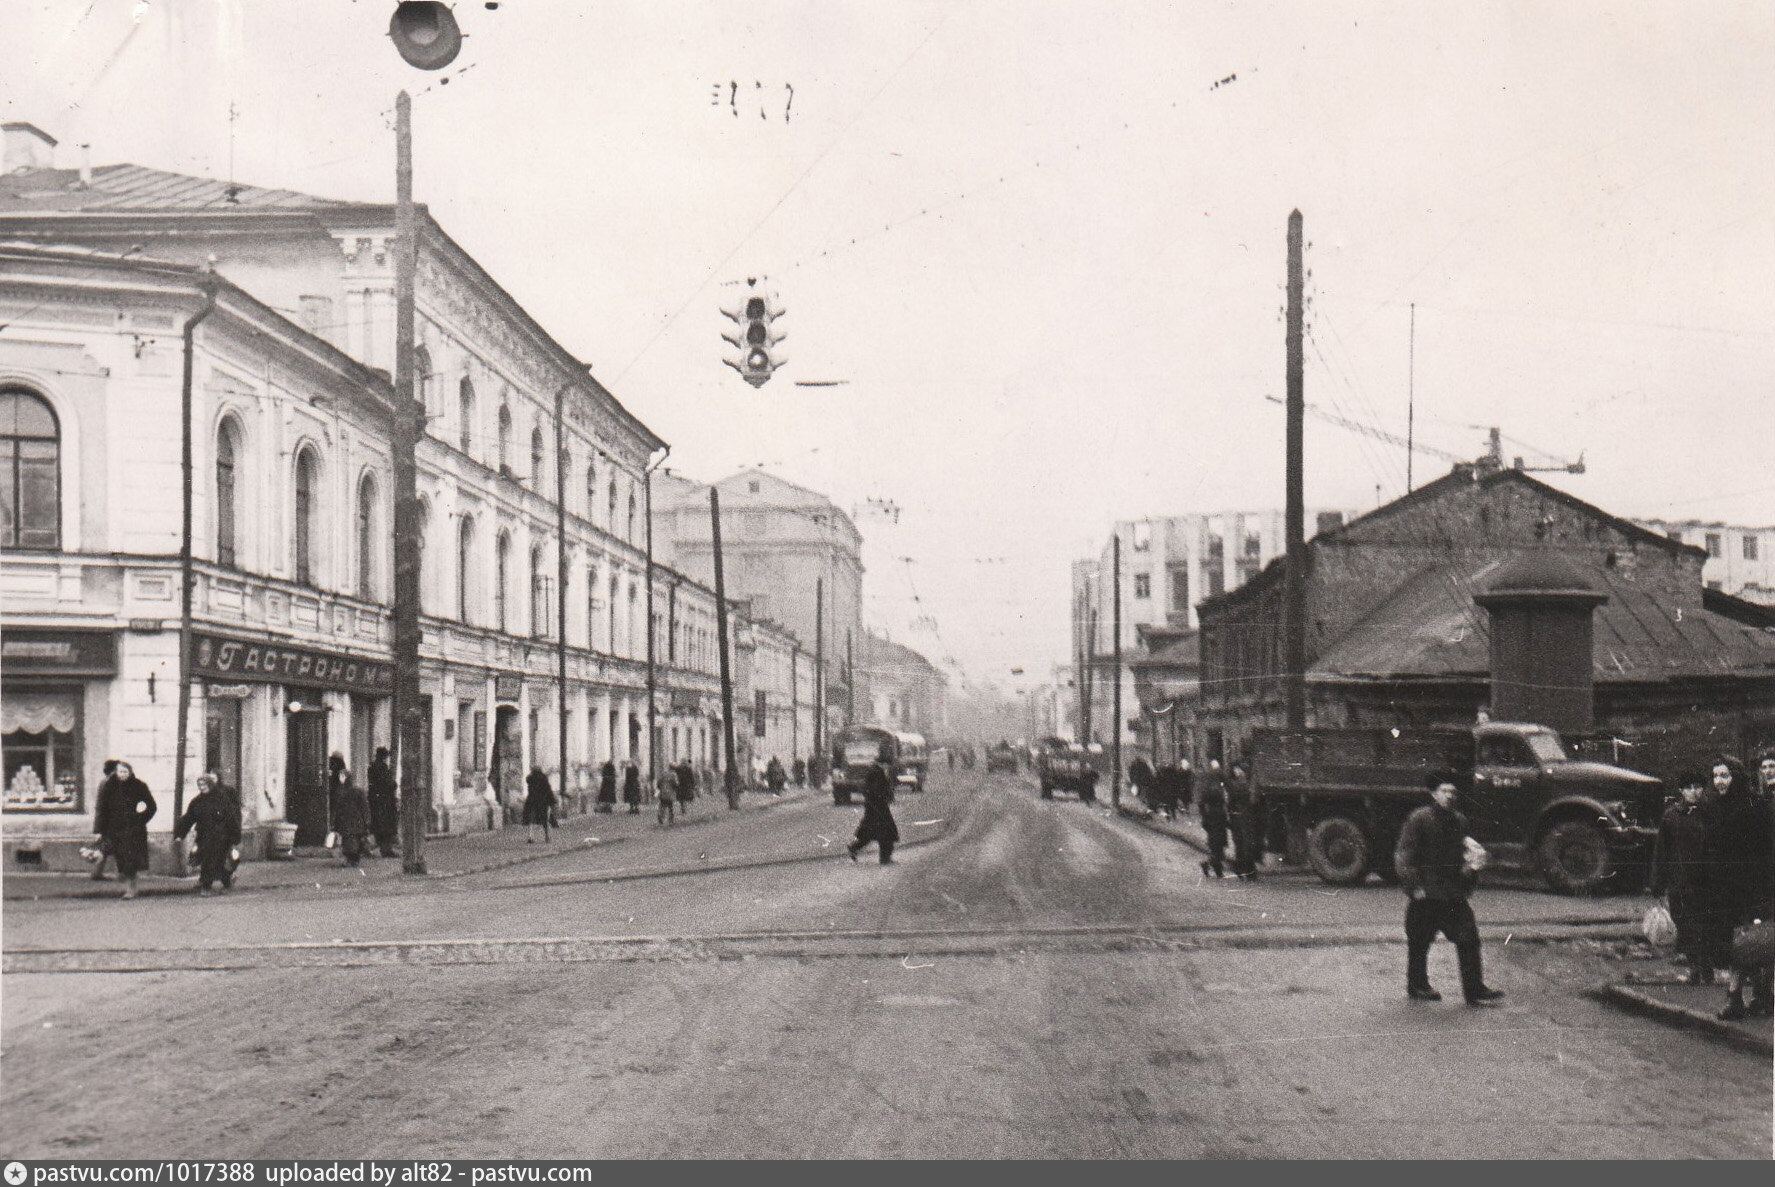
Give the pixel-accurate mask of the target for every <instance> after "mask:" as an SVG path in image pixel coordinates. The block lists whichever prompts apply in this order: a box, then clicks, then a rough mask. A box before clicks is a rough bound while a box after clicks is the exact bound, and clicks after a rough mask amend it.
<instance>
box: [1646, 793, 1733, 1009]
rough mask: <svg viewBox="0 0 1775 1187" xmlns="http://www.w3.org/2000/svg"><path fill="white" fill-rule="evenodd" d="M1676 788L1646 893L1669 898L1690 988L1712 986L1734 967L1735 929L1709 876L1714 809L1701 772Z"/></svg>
mask: <svg viewBox="0 0 1775 1187" xmlns="http://www.w3.org/2000/svg"><path fill="white" fill-rule="evenodd" d="M1677 787H1678V789H1679V790H1680V791H1681V794H1682V799H1681V800H1679V801H1678V802H1677V803H1675V804H1672V805H1671V806H1670V807H1669V808H1668V809H1666V811H1665V813H1664V819H1663V820H1662V821H1661V822H1660V823H1659V825H1658V840H1657V842H1656V844H1655V845H1654V846H1653V848H1652V873H1651V882H1650V884H1649V887H1648V889H1650V891H1651V892H1652V893H1653V894H1654V895H1660V894H1668V896H1669V897H1668V902H1669V905H1670V918H1671V920H1672V922H1674V923H1675V924H1676V950H1677V951H1678V952H1680V953H1681V954H1682V955H1683V956H1685V957H1687V958H1688V961H1689V976H1688V982H1689V984H1691V985H1711V984H1713V974H1714V970H1716V969H1721V968H1726V967H1729V966H1730V964H1731V961H1732V949H1731V945H1732V929H1731V927H1730V926H1729V925H1728V924H1727V920H1726V916H1725V913H1724V912H1723V911H1721V910H1720V903H1719V889H1718V887H1716V886H1714V885H1713V880H1712V879H1711V878H1710V877H1709V876H1708V874H1709V870H1708V865H1707V855H1706V850H1707V822H1708V819H1709V817H1710V816H1711V815H1712V809H1711V806H1710V805H1709V804H1707V803H1706V802H1705V798H1704V797H1705V795H1706V788H1707V776H1706V775H1705V774H1704V773H1702V772H1701V771H1699V770H1696V771H1690V772H1685V773H1684V774H1683V775H1682V776H1681V777H1680V778H1679V779H1678V780H1677Z"/></svg>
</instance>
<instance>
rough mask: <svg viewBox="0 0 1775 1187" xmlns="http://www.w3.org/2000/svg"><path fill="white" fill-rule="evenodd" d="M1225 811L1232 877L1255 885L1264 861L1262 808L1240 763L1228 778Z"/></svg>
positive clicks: (1248, 776) (1247, 773) (1249, 776)
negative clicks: (1229, 828)
mask: <svg viewBox="0 0 1775 1187" xmlns="http://www.w3.org/2000/svg"><path fill="white" fill-rule="evenodd" d="M1226 811H1227V819H1228V822H1229V824H1230V827H1231V829H1232V834H1233V873H1234V874H1235V875H1237V876H1238V878H1239V879H1240V880H1241V881H1243V882H1255V881H1257V863H1258V862H1259V861H1261V860H1262V858H1263V819H1262V818H1263V806H1262V804H1261V803H1260V802H1259V801H1258V798H1257V794H1256V792H1255V791H1253V790H1252V787H1251V775H1250V772H1249V771H1247V770H1246V769H1245V764H1244V763H1243V762H1235V763H1234V764H1233V765H1232V767H1231V771H1230V774H1229V775H1228V776H1227V780H1226Z"/></svg>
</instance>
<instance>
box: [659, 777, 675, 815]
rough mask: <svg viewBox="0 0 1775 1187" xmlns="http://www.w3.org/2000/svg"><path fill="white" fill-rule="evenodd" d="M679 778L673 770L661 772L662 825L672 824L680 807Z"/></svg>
mask: <svg viewBox="0 0 1775 1187" xmlns="http://www.w3.org/2000/svg"><path fill="white" fill-rule="evenodd" d="M677 782H678V778H677V776H676V775H674V774H673V773H672V771H671V770H669V769H668V770H665V771H662V772H660V777H659V787H658V789H657V790H658V793H659V822H660V824H661V825H662V826H670V825H671V823H672V821H673V819H674V818H675V816H676V813H677V809H678V788H677V786H676V785H677Z"/></svg>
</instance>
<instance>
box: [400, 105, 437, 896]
mask: <svg viewBox="0 0 1775 1187" xmlns="http://www.w3.org/2000/svg"><path fill="white" fill-rule="evenodd" d="M394 111H395V133H394V137H395V171H394V196H395V202H394V433H393V441H392V442H391V444H392V446H393V453H394V657H393V658H394V721H395V727H394V744H395V755H396V761H397V762H398V763H399V764H400V772H401V869H402V871H403V872H405V873H408V874H423V873H425V817H426V808H427V804H426V800H427V799H428V798H429V794H430V788H423V787H421V786H420V782H421V779H422V776H423V771H424V761H423V760H424V754H425V751H424V747H425V745H426V737H425V733H426V730H425V726H426V722H425V717H424V713H423V712H422V708H421V702H420V698H419V461H418V454H419V435H420V434H421V433H423V432H424V431H425V407H424V406H423V405H422V404H420V403H419V402H418V401H416V400H415V399H414V398H413V347H414V325H413V322H414V318H415V298H414V285H415V280H416V277H417V274H418V271H419V240H418V219H417V217H416V215H415V212H414V209H413V103H412V100H411V99H409V98H408V97H407V92H405V91H402V92H401V93H400V94H399V95H398V96H396V97H395V101H394Z"/></svg>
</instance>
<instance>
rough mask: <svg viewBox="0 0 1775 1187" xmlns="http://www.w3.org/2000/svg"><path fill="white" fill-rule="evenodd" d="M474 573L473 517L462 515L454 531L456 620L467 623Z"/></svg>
mask: <svg viewBox="0 0 1775 1187" xmlns="http://www.w3.org/2000/svg"><path fill="white" fill-rule="evenodd" d="M474 571H475V517H474V516H472V515H464V516H463V517H462V523H461V525H460V526H459V527H458V528H457V529H456V618H457V621H459V622H467V621H468V609H469V607H468V602H469V586H470V583H471V581H472V580H473V578H472V576H471V575H472V574H473V573H474Z"/></svg>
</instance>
